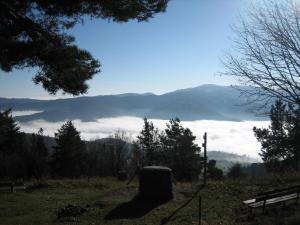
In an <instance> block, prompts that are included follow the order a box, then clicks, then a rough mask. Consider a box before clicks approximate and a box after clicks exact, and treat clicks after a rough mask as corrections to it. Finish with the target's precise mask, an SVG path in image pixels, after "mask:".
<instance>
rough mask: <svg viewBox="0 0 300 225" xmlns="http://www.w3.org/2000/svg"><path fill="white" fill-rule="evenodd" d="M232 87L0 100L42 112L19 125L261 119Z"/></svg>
mask: <svg viewBox="0 0 300 225" xmlns="http://www.w3.org/2000/svg"><path fill="white" fill-rule="evenodd" d="M246 103H247V99H246V98H245V97H241V95H240V92H239V91H238V90H237V89H235V88H233V87H231V86H221V85H213V84H208V85H207V84H206V85H200V86H196V87H193V88H185V89H180V90H175V91H173V92H168V93H164V94H161V95H156V94H153V93H143V94H137V93H124V94H118V95H98V96H82V97H76V98H66V99H55V100H37V99H28V98H25V99H19V98H12V99H9V98H0V107H1V109H7V108H12V110H14V111H22V110H24V111H26V110H32V111H41V112H39V113H36V114H32V115H25V116H17V117H16V119H17V120H19V121H21V122H27V121H32V120H37V119H42V120H46V121H52V122H57V121H64V120H74V119H80V120H82V121H93V120H97V119H99V118H105V117H118V116H137V117H148V118H152V119H170V118H175V117H178V118H180V119H182V120H190V121H191V120H201V119H207V120H228V121H241V120H261V119H260V118H257V117H256V116H255V115H254V113H253V112H252V111H253V109H254V108H255V106H254V105H251V106H250V105H247V104H246Z"/></svg>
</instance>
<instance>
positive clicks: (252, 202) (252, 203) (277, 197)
mask: <svg viewBox="0 0 300 225" xmlns="http://www.w3.org/2000/svg"><path fill="white" fill-rule="evenodd" d="M299 197H300V185H297V186H293V187H288V188H281V189H276V190H273V191H265V192H261V193H259V194H257V195H256V196H255V197H254V198H253V199H249V200H246V201H243V203H244V204H245V205H247V206H248V207H249V208H250V209H251V211H252V209H254V208H259V207H262V210H263V213H264V211H265V208H266V206H267V205H273V204H276V203H281V202H286V201H288V200H292V199H296V202H298V199H299Z"/></svg>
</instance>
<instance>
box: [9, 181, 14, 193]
mask: <svg viewBox="0 0 300 225" xmlns="http://www.w3.org/2000/svg"><path fill="white" fill-rule="evenodd" d="M10 191H11V192H14V182H11V183H10Z"/></svg>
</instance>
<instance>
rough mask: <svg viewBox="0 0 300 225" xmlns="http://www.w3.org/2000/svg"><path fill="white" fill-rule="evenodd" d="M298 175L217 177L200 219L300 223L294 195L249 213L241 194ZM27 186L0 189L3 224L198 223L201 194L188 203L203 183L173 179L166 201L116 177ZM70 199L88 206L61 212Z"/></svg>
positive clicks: (226, 223)
mask: <svg viewBox="0 0 300 225" xmlns="http://www.w3.org/2000/svg"><path fill="white" fill-rule="evenodd" d="M297 181H298V179H292V180H288V181H286V180H285V181H283V180H280V179H277V180H276V179H275V180H269V181H264V182H253V181H250V180H244V181H239V182H237V181H230V180H226V181H216V182H212V181H211V182H209V183H208V184H207V185H206V186H205V187H204V188H203V189H201V191H200V195H201V196H202V219H203V223H202V224H210V225H214V224H218V225H221V224H222V225H235V224H239V225H242V224H243V225H244V224H245V225H248V224H249V225H254V224H263V225H268V224H270V225H276V224H278V225H279V224H280V225H284V224H286V225H296V224H300V222H299V221H300V216H298V217H297V214H300V204H299V205H297V204H295V202H294V201H291V202H290V203H287V204H286V205H285V206H282V205H278V206H272V207H270V208H267V211H266V213H265V214H264V215H262V214H261V210H257V211H255V212H254V213H253V214H249V213H248V210H247V208H245V207H244V206H243V204H242V200H246V199H248V198H250V197H251V196H252V195H253V194H255V193H257V192H259V191H262V190H267V189H269V188H270V187H273V188H274V187H276V186H280V185H286V184H287V183H288V184H291V185H292V184H296V182H297ZM29 184H31V187H30V188H29V189H28V190H27V191H25V192H24V191H18V192H16V193H9V192H0V225H31V224H86V225H92V224H99V225H100V224H124V225H126V224H127V225H146V224H148V225H149V224H162V222H165V223H166V224H178V225H185V224H198V196H199V195H197V197H196V198H194V199H193V200H191V201H190V202H189V204H188V205H187V206H186V207H183V208H182V209H180V208H181V207H182V206H183V205H184V204H185V203H187V201H189V200H190V199H191V197H192V196H193V194H194V193H195V191H196V190H197V189H198V188H199V187H200V184H197V183H177V184H176V185H174V191H173V192H174V199H173V200H172V201H169V202H165V203H158V202H141V201H140V200H138V199H136V198H135V196H136V194H137V192H138V185H137V182H133V183H131V184H130V185H128V186H127V185H126V182H121V181H118V180H116V179H114V178H94V179H91V180H90V181H89V182H88V180H87V179H75V180H71V179H64V180H47V182H45V181H44V182H41V183H38V182H34V181H32V182H31V183H29ZM68 204H72V205H79V206H81V207H84V208H86V209H87V212H86V213H84V214H83V215H81V216H78V217H63V218H58V217H57V214H56V212H57V211H58V210H59V209H61V208H63V207H65V206H66V205H68Z"/></svg>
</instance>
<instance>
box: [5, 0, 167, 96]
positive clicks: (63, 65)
mask: <svg viewBox="0 0 300 225" xmlns="http://www.w3.org/2000/svg"><path fill="white" fill-rule="evenodd" d="M167 3H168V0H151V1H150V0H118V1H111V0H83V1H72V0H52V1H46V0H9V1H7V0H0V68H1V69H2V70H4V71H6V72H9V71H11V70H12V69H13V68H24V67H37V68H39V70H38V73H37V74H36V76H35V77H34V78H33V80H34V82H35V83H36V84H42V85H43V87H44V88H45V89H46V90H47V91H48V92H49V93H51V94H55V93H56V92H57V91H58V90H62V91H64V92H65V93H70V94H73V95H79V94H83V93H85V92H86V91H87V88H88V86H87V84H86V81H87V80H89V79H91V78H92V77H93V75H95V74H96V73H98V72H99V71H100V63H99V61H98V60H96V59H94V58H93V57H92V55H91V54H90V53H89V52H87V51H86V50H83V49H80V48H78V47H77V46H76V45H75V44H74V40H75V39H74V37H73V36H71V35H68V34H67V33H66V30H67V29H70V28H72V27H73V26H74V25H75V24H77V23H82V22H83V18H85V17H87V16H89V17H90V18H93V19H98V18H101V19H109V20H113V21H115V22H126V21H128V20H131V19H137V20H138V21H145V20H147V19H149V18H151V17H152V16H153V15H154V14H155V13H159V12H163V11H165V9H166V6H167Z"/></svg>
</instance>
